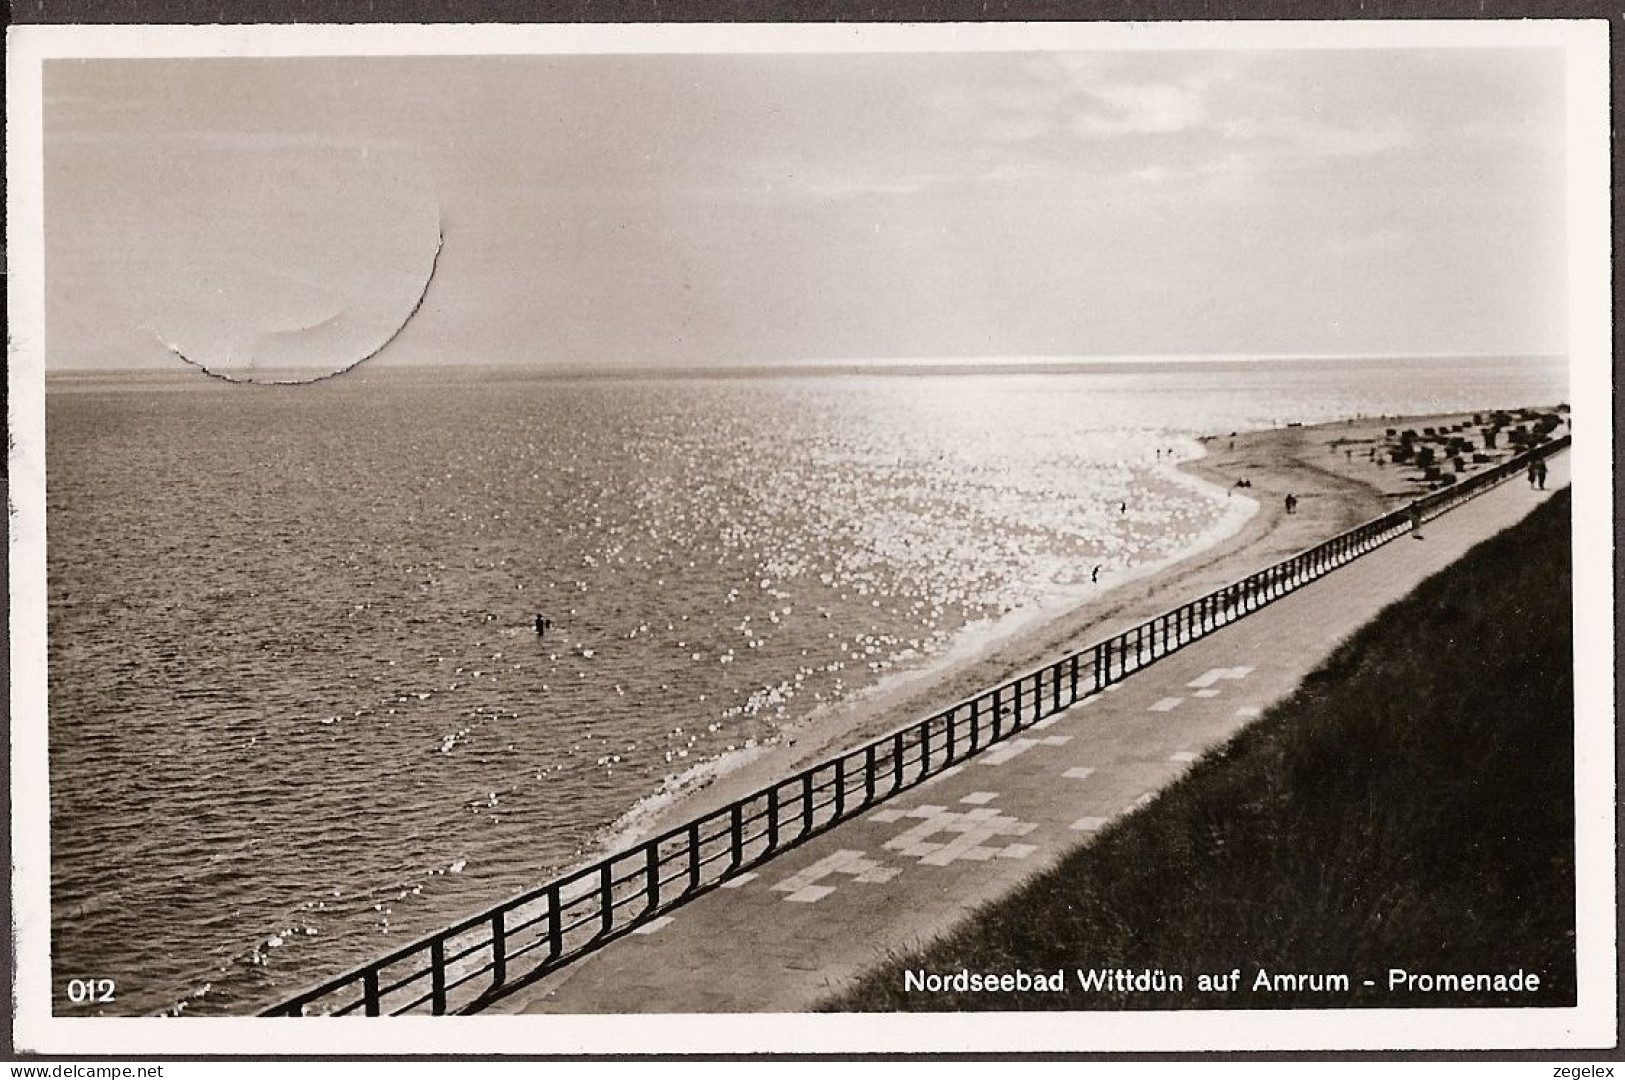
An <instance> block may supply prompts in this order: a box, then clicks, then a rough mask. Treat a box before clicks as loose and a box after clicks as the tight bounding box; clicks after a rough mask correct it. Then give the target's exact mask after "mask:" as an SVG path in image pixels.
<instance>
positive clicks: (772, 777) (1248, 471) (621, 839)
mask: <svg viewBox="0 0 1625 1080" xmlns="http://www.w3.org/2000/svg"><path fill="white" fill-rule="evenodd" d="M1472 415H1473V414H1472V413H1470V412H1452V413H1430V414H1421V415H1412V416H1405V417H1356V418H1350V419H1344V420H1337V421H1330V422H1327V423H1322V424H1316V425H1311V426H1299V425H1291V426H1287V427H1277V428H1266V429H1259V430H1253V431H1239V430H1238V431H1236V432H1233V433H1230V434H1227V435H1217V434H1214V435H1206V436H1201V437H1199V438H1198V440H1197V441H1198V442H1199V443H1200V444H1201V445H1202V447H1203V449H1204V451H1205V452H1204V453H1203V454H1202V456H1200V457H1197V458H1195V459H1191V460H1187V461H1182V462H1178V463H1176V464H1175V465H1174V466H1172V467H1171V469H1170V471H1171V472H1172V473H1174V474H1175V475H1176V476H1180V477H1183V478H1184V480H1185V481H1186V482H1187V483H1190V484H1191V485H1192V486H1194V487H1197V488H1202V487H1207V488H1210V489H1217V490H1219V491H1222V492H1224V493H1225V494H1226V497H1227V498H1236V499H1245V500H1246V501H1247V502H1249V503H1252V504H1253V506H1254V508H1253V510H1252V511H1251V512H1250V513H1249V514H1247V515H1246V516H1245V517H1244V518H1242V519H1241V520H1240V521H1239V522H1237V523H1235V524H1234V525H1233V526H1232V527H1230V528H1228V529H1223V530H1220V531H1221V535H1220V536H1219V537H1218V538H1217V539H1215V540H1212V541H1210V542H1207V543H1203V544H1200V545H1199V546H1197V547H1196V548H1195V549H1194V550H1192V551H1189V552H1188V553H1186V554H1184V555H1182V556H1177V557H1175V558H1174V559H1172V560H1167V561H1164V562H1162V563H1152V564H1149V565H1147V566H1145V567H1143V568H1140V569H1138V570H1136V571H1133V572H1131V573H1129V574H1127V575H1125V576H1123V577H1121V578H1119V579H1118V580H1116V581H1112V582H1110V583H1103V586H1104V587H1101V588H1094V587H1089V586H1084V587H1083V588H1082V589H1081V590H1079V589H1076V588H1072V589H1057V590H1056V594H1055V595H1056V600H1054V601H1052V602H1046V603H1044V604H1041V605H1039V606H1036V607H1030V608H1027V609H1024V610H1020V611H1016V612H1011V613H1010V614H1008V615H1006V616H1004V617H1003V618H1001V619H999V620H996V621H994V622H993V623H991V624H990V625H988V626H986V627H980V628H979V627H977V626H976V624H971V626H969V627H967V628H966V629H965V630H964V631H962V632H961V634H959V635H956V640H955V642H954V644H953V645H952V646H951V647H950V648H949V649H948V650H947V651H946V652H945V653H944V654H942V655H941V656H939V657H936V658H934V659H933V661H932V662H930V663H928V664H926V665H923V666H922V667H920V668H917V669H914V670H911V671H905V672H899V673H897V674H895V675H893V676H891V677H889V678H887V679H884V680H882V681H881V682H880V683H877V684H876V685H874V686H871V687H866V688H864V689H863V690H861V691H858V692H856V693H854V694H852V695H851V696H849V697H847V698H845V699H843V700H842V701H840V702H835V703H831V704H826V705H823V706H820V707H818V708H817V709H815V710H813V711H811V712H810V713H808V714H807V715H806V716H804V717H802V718H800V719H799V720H797V721H795V722H794V723H793V724H790V725H788V726H786V728H785V729H784V730H783V731H782V732H781V733H780V734H779V735H778V736H777V737H776V738H774V739H773V740H772V741H768V742H763V743H759V744H758V745H756V746H754V747H751V748H748V749H743V750H739V751H735V752H733V753H732V754H729V755H725V756H723V757H720V758H715V759H712V760H710V761H707V762H703V763H701V764H699V765H696V766H694V767H693V768H690V769H688V770H686V771H685V772H683V773H681V774H678V776H676V777H674V778H672V779H671V780H669V781H668V782H667V784H666V785H665V786H663V787H662V789H661V790H660V791H658V792H656V793H654V794H651V795H648V796H645V797H644V798H643V799H640V800H639V801H638V802H637V803H636V804H634V805H633V806H632V807H631V808H629V809H628V810H627V812H626V813H624V814H622V815H621V817H619V818H618V819H617V820H616V821H615V822H613V823H611V824H610V825H609V826H608V827H606V829H605V830H604V831H603V832H602V833H601V836H600V840H599V842H598V843H597V844H595V845H594V848H595V857H596V856H598V855H602V854H607V853H609V852H611V851H614V850H618V849H620V848H622V847H625V846H628V845H630V844H632V843H635V842H637V841H640V840H643V839H646V838H647V837H649V836H652V835H655V834H656V833H659V832H662V831H664V830H666V829H670V828H674V827H676V826H677V825H680V824H683V823H685V822H687V821H690V820H692V819H694V818H696V817H700V816H702V815H704V814H707V813H710V812H712V811H714V810H716V809H718V808H720V807H723V806H726V805H727V804H728V803H730V802H733V801H735V800H737V799H740V798H743V797H745V796H747V795H749V794H750V793H752V792H754V791H757V790H759V789H761V788H763V787H766V786H768V785H769V784H771V783H773V782H775V781H777V780H780V779H782V778H784V777H786V776H790V775H793V774H794V773H796V772H798V771H800V770H801V769H803V768H806V767H807V766H809V765H811V764H813V763H815V762H818V761H821V760H823V759H825V758H827V757H831V756H833V755H834V754H836V753H839V752H841V751H843V750H846V749H848V748H850V747H851V746H854V745H856V744H858V743H861V742H863V741H865V740H868V739H871V738H876V737H879V736H881V735H884V734H885V733H886V732H888V731H891V730H893V729H895V728H897V727H900V726H902V725H903V724H905V723H906V722H908V721H909V720H914V719H918V718H920V717H923V716H927V715H930V714H932V713H934V712H937V711H939V710H940V709H943V708H946V707H948V706H950V705H953V704H955V703H957V702H959V701H961V700H964V699H966V698H969V697H971V696H973V695H974V694H976V693H978V692H980V691H982V690H983V689H985V688H986V687H987V686H991V685H993V684H995V683H997V682H1000V681H1002V680H1004V679H1007V678H1010V677H1011V676H1013V675H1015V674H1017V673H1019V672H1022V671H1026V670H1028V669H1032V668H1036V667H1039V666H1041V665H1042V664H1043V663H1045V662H1047V661H1049V660H1051V659H1053V658H1054V657H1055V656H1057V655H1059V654H1061V653H1063V652H1065V651H1066V650H1067V649H1068V648H1076V647H1077V646H1078V645H1079V644H1081V643H1084V642H1087V641H1091V640H1095V639H1098V638H1104V637H1108V636H1110V635H1111V634H1114V633H1117V632H1119V631H1120V630H1121V629H1124V628H1126V627H1129V626H1132V625H1135V624H1137V623H1139V622H1141V621H1143V620H1144V619H1146V618H1149V617H1152V616H1154V615H1156V614H1158V613H1160V612H1162V611H1164V610H1167V609H1169V608H1172V607H1175V606H1177V605H1178V604H1179V603H1181V602H1183V601H1184V600H1186V599H1188V598H1189V597H1190V596H1192V595H1196V594H1198V593H1201V592H1206V591H1208V590H1211V589H1214V588H1218V587H1220V586H1222V585H1225V584H1228V583H1229V582H1231V581H1234V580H1236V579H1238V578H1241V577H1244V576H1245V575H1246V574H1248V573H1251V572H1252V571H1254V570H1257V569H1259V568H1260V567H1263V566H1266V565H1268V564H1270V563H1272V562H1276V561H1278V560H1280V559H1283V558H1286V557H1288V556H1290V555H1292V554H1295V553H1297V552H1299V551H1301V550H1303V549H1305V548H1308V547H1311V546H1313V545H1314V544H1316V543H1318V542H1320V541H1321V540H1323V539H1325V538H1327V537H1329V536H1333V535H1335V534H1337V533H1339V532H1342V531H1344V530H1346V529H1349V528H1352V527H1353V526H1355V525H1358V524H1360V523H1361V522H1364V521H1367V520H1369V519H1371V518H1374V517H1377V516H1379V515H1380V514H1382V513H1383V512H1385V511H1386V510H1388V509H1391V508H1392V507H1393V506H1394V505H1396V502H1397V501H1402V500H1407V499H1409V498H1412V497H1414V496H1415V494H1416V493H1417V491H1418V489H1417V487H1416V485H1415V484H1414V483H1413V482H1411V481H1410V480H1408V479H1407V477H1408V476H1411V475H1414V472H1413V471H1412V470H1408V469H1402V468H1401V467H1399V466H1396V465H1388V466H1385V467H1379V466H1378V465H1376V464H1375V463H1374V462H1373V461H1372V459H1370V458H1368V457H1362V456H1357V455H1355V454H1354V452H1353V451H1354V449H1355V448H1356V447H1359V448H1360V450H1361V452H1362V453H1364V452H1365V451H1366V448H1367V447H1368V446H1374V445H1380V444H1381V443H1382V441H1383V439H1384V438H1385V435H1386V431H1387V429H1389V428H1394V427H1398V428H1405V427H1416V428H1420V427H1422V426H1424V425H1426V426H1433V425H1436V424H1439V423H1458V422H1461V421H1463V420H1470V419H1471V417H1472ZM1241 479H1245V480H1247V481H1248V482H1249V484H1250V487H1248V488H1244V489H1239V490H1238V489H1236V488H1235V487H1234V484H1235V483H1236V481H1238V480H1241ZM1288 494H1294V495H1296V496H1297V497H1298V500H1299V503H1298V510H1297V512H1296V513H1293V514H1288V513H1286V511H1285V507H1284V501H1285V498H1286V496H1287V495H1288ZM1222 523H1223V519H1222V518H1221V524H1222ZM967 635H969V636H967Z"/></svg>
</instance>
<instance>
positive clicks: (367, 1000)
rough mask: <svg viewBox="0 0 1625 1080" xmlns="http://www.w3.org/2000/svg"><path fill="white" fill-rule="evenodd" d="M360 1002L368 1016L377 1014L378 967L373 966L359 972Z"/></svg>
mask: <svg viewBox="0 0 1625 1080" xmlns="http://www.w3.org/2000/svg"><path fill="white" fill-rule="evenodd" d="M361 1003H362V1005H361V1007H362V1009H363V1011H365V1012H366V1014H367V1015H368V1016H377V1015H378V969H377V968H375V967H370V968H368V969H367V970H366V971H363V972H362V973H361Z"/></svg>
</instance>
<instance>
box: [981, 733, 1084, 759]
mask: <svg viewBox="0 0 1625 1080" xmlns="http://www.w3.org/2000/svg"><path fill="white" fill-rule="evenodd" d="M1071 741H1072V736H1070V735H1045V736H1044V737H1043V738H1041V739H1032V738H1028V737H1027V736H1025V735H1018V736H1017V737H1016V738H1014V739H1010V740H1008V741H1006V742H1002V743H1000V744H999V746H998V749H996V750H990V751H988V752H987V754H985V755H984V756H982V757H980V758H978V759H977V760H979V761H980V762H981V763H982V764H983V765H1003V764H1004V763H1005V762H1007V761H1009V760H1010V759H1011V758H1014V757H1019V756H1020V755H1022V754H1025V753H1026V752H1027V751H1028V750H1031V749H1032V748H1033V747H1035V746H1065V745H1066V744H1067V743H1069V742H1071Z"/></svg>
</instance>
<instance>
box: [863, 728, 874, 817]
mask: <svg viewBox="0 0 1625 1080" xmlns="http://www.w3.org/2000/svg"><path fill="white" fill-rule="evenodd" d="M874 801H875V744H874V743H870V744H869V745H868V746H865V747H864V748H863V805H865V806H868V805H869V804H870V803H872V802H874Z"/></svg>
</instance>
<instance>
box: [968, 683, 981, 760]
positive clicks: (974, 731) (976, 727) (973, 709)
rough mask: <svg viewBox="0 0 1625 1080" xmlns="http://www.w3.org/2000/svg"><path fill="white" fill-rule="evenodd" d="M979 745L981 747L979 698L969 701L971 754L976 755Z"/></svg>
mask: <svg viewBox="0 0 1625 1080" xmlns="http://www.w3.org/2000/svg"><path fill="white" fill-rule="evenodd" d="M981 745H982V699H981V698H979V697H974V698H971V699H970V750H971V753H973V754H974V753H976V750H977V748H978V747H980V746H981Z"/></svg>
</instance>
